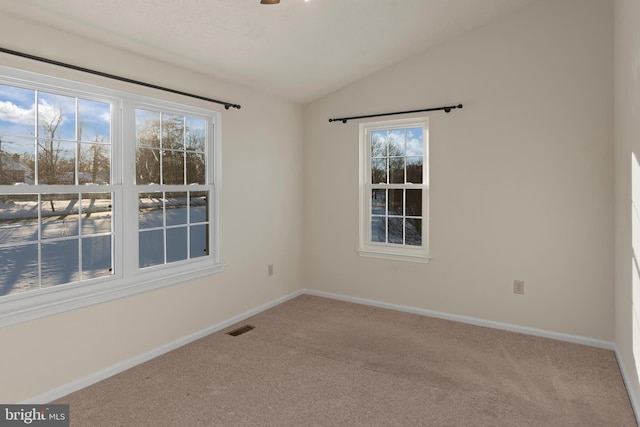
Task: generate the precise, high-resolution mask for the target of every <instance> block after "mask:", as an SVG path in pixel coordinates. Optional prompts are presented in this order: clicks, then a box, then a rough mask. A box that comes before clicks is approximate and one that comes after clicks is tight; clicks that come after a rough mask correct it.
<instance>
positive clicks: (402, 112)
mask: <svg viewBox="0 0 640 427" xmlns="http://www.w3.org/2000/svg"><path fill="white" fill-rule="evenodd" d="M456 108H462V104H458V105H449V106H447V107H437V108H425V109H422V110H411V111H397V112H395V113H381V114H369V115H368V116H354V117H340V118H338V119H329V123H331V122H342V123H347V121H349V120H355V119H366V118H369V117H380V116H395V115H396V114H409V113H421V112H423V111H439V110H444V112H445V113H448V112H450V111H451V110H455V109H456Z"/></svg>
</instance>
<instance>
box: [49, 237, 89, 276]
mask: <svg viewBox="0 0 640 427" xmlns="http://www.w3.org/2000/svg"><path fill="white" fill-rule="evenodd" d="M79 280H80V271H79V268H78V240H77V239H72V240H62V241H57V242H51V243H43V244H42V287H43V288H46V287H49V286H56V285H62V284H64V283H70V282H77V281H79Z"/></svg>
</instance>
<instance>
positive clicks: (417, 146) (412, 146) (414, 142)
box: [407, 138, 422, 156]
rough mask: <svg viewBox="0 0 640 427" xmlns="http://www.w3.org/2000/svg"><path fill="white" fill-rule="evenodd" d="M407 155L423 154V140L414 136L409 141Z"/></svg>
mask: <svg viewBox="0 0 640 427" xmlns="http://www.w3.org/2000/svg"><path fill="white" fill-rule="evenodd" d="M407 156H422V140H420V139H415V138H414V139H410V140H408V141H407Z"/></svg>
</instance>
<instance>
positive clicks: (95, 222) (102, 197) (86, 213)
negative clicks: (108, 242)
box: [81, 193, 113, 236]
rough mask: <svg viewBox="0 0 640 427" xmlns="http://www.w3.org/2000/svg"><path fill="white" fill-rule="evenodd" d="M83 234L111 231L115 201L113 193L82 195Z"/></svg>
mask: <svg viewBox="0 0 640 427" xmlns="http://www.w3.org/2000/svg"><path fill="white" fill-rule="evenodd" d="M81 204H82V235H83V236H88V235H90V234H101V233H111V219H112V218H113V202H112V194H111V193H88V194H83V195H82V203H81Z"/></svg>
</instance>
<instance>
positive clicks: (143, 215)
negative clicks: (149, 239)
mask: <svg viewBox="0 0 640 427" xmlns="http://www.w3.org/2000/svg"><path fill="white" fill-rule="evenodd" d="M163 202H164V200H163V195H162V193H140V194H138V227H139V228H140V229H144V228H154V227H162V226H163V224H164V221H163V220H164V209H163Z"/></svg>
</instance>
